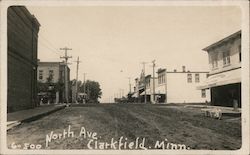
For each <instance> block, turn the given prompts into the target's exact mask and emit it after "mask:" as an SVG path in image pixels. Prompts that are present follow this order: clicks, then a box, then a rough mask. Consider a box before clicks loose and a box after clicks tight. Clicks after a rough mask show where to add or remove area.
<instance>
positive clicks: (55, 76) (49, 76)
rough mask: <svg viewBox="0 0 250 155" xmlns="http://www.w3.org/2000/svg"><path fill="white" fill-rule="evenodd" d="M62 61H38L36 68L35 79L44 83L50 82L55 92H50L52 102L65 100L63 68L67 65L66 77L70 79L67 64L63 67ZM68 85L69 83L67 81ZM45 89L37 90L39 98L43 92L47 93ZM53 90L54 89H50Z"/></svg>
mask: <svg viewBox="0 0 250 155" xmlns="http://www.w3.org/2000/svg"><path fill="white" fill-rule="evenodd" d="M65 65H66V64H65V63H64V62H38V69H37V81H38V82H40V83H42V84H45V83H48V82H49V83H50V85H51V86H50V87H49V88H51V90H55V93H53V94H52V98H53V102H55V103H59V102H64V101H65V96H66V94H65V93H66V92H65V80H66V79H65V68H66V67H67V72H68V74H67V79H68V81H69V79H70V76H69V75H70V69H69V67H68V66H66V67H65ZM68 85H69V83H68ZM48 91H50V90H47V91H45V92H39V94H40V99H41V97H42V95H43V94H47V93H48ZM52 92H54V91H52Z"/></svg>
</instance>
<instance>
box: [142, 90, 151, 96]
mask: <svg viewBox="0 0 250 155" xmlns="http://www.w3.org/2000/svg"><path fill="white" fill-rule="evenodd" d="M146 93H147V95H150V94H151V91H150V89H146ZM140 95H145V91H143V92H141V93H140Z"/></svg>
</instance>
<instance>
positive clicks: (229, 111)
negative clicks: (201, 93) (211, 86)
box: [184, 105, 241, 117]
mask: <svg viewBox="0 0 250 155" xmlns="http://www.w3.org/2000/svg"><path fill="white" fill-rule="evenodd" d="M184 107H185V108H198V109H201V111H206V110H207V109H220V110H221V113H222V115H226V116H237V117H238V116H241V108H238V111H234V108H233V107H223V106H212V105H186V106H184Z"/></svg>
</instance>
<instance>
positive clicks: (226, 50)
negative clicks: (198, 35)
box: [198, 31, 241, 107]
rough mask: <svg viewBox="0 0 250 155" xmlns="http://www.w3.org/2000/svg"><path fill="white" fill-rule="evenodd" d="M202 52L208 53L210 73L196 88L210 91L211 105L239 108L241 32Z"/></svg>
mask: <svg viewBox="0 0 250 155" xmlns="http://www.w3.org/2000/svg"><path fill="white" fill-rule="evenodd" d="M203 50H204V51H206V52H207V53H208V57H209V66H210V72H209V77H208V79H207V80H206V82H205V83H203V84H202V85H201V86H200V87H198V88H199V89H210V90H211V102H212V104H213V105H219V106H233V105H234V104H235V105H238V106H239V107H241V31H238V32H236V33H234V34H232V35H230V36H228V37H226V38H224V39H222V40H219V41H217V42H215V43H213V44H211V45H209V46H208V47H206V48H204V49H203Z"/></svg>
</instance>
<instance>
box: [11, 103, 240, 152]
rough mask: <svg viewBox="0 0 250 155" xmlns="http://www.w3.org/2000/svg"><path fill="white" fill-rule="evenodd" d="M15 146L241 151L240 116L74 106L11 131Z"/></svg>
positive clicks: (175, 109) (148, 107)
mask: <svg viewBox="0 0 250 155" xmlns="http://www.w3.org/2000/svg"><path fill="white" fill-rule="evenodd" d="M7 142H8V147H9V148H20V149H25V148H26V147H27V148H29V149H34V148H37V149H39V148H41V149H209V150H210V149H211V150H221V149H223V150H235V149H239V148H240V147H241V121H240V118H239V117H238V118H234V117H224V118H223V119H222V120H216V119H213V118H208V117H205V116H203V114H202V113H201V112H200V110H199V109H191V108H184V107H183V106H164V105H145V104H141V105H140V104H135V105H132V104H130V105H121V104H120V105H119V104H110V105H89V106H88V105H85V106H75V107H74V106H72V107H67V108H65V109H63V110H60V111H57V112H55V113H53V114H50V115H48V116H46V117H43V118H41V119H39V120H36V121H33V122H29V123H24V124H21V125H20V126H17V127H15V128H13V129H11V130H10V131H8V133H7Z"/></svg>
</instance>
